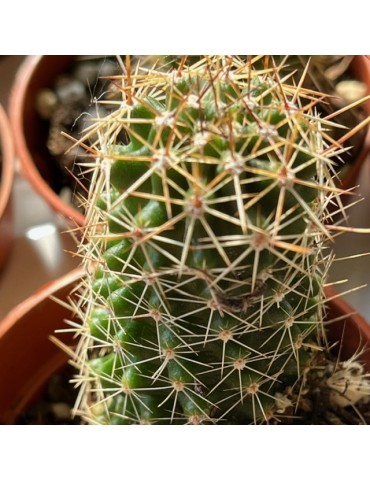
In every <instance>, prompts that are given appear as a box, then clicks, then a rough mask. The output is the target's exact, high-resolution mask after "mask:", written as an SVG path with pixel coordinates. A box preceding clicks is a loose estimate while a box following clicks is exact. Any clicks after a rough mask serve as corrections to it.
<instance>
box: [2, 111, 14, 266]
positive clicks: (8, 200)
mask: <svg viewBox="0 0 370 480" xmlns="http://www.w3.org/2000/svg"><path fill="white" fill-rule="evenodd" d="M0 153H1V158H2V161H0V270H1V269H2V268H3V267H4V266H5V263H6V260H7V259H8V257H9V252H10V250H11V246H12V241H13V218H12V217H13V215H12V197H11V195H12V187H13V180H14V146H13V138H12V132H11V129H10V125H9V122H8V118H7V115H6V113H5V110H4V108H3V107H2V106H1V105H0Z"/></svg>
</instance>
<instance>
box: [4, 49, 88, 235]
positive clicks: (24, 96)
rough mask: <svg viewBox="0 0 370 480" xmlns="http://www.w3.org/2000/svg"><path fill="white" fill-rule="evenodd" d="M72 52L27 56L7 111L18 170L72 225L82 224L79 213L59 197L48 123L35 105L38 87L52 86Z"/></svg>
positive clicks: (64, 68) (20, 69)
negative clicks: (49, 146)
mask: <svg viewBox="0 0 370 480" xmlns="http://www.w3.org/2000/svg"><path fill="white" fill-rule="evenodd" d="M73 59H74V57H73V56H71V55H70V56H64V55H35V56H28V57H26V59H25V60H24V61H23V63H22V64H21V66H20V68H19V69H18V72H17V74H16V78H15V82H14V85H13V88H12V91H11V95H10V102H9V115H10V120H11V125H12V129H13V133H14V142H15V148H16V151H17V154H18V157H19V159H20V162H21V171H22V174H23V175H24V176H25V177H26V178H27V179H28V181H29V182H30V183H31V185H32V186H33V188H34V189H35V190H36V192H38V193H39V194H40V195H41V196H42V197H43V198H44V199H45V200H46V202H47V203H48V204H49V206H50V207H51V208H52V210H54V211H55V212H56V213H59V214H60V215H61V217H62V218H64V219H66V220H67V222H68V224H69V225H70V226H72V227H79V226H82V225H83V223H84V216H83V214H82V213H81V212H80V211H79V210H78V209H77V208H75V207H74V206H73V205H71V204H69V203H67V202H66V201H65V200H64V199H63V198H61V197H60V195H59V191H60V189H61V183H60V177H61V173H60V171H58V170H57V169H56V168H55V165H54V159H53V158H52V156H51V155H50V153H49V152H48V149H47V138H48V129H49V124H48V121H47V120H43V119H42V118H41V117H40V115H39V113H38V112H37V109H36V100H37V96H38V94H39V92H40V90H42V89H44V88H52V85H53V82H54V80H55V78H56V77H57V76H58V75H60V74H62V73H64V72H66V71H68V69H69V67H70V66H71V64H72V62H73Z"/></svg>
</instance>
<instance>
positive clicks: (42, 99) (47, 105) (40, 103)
mask: <svg viewBox="0 0 370 480" xmlns="http://www.w3.org/2000/svg"><path fill="white" fill-rule="evenodd" d="M57 106H58V97H57V96H56V94H55V93H54V92H53V90H51V89H49V88H44V89H42V90H40V92H39V93H38V95H37V97H36V109H37V112H38V113H39V115H40V116H41V117H42V118H44V119H46V120H47V119H49V118H51V116H52V115H53V113H54V112H55V110H56V108H57Z"/></svg>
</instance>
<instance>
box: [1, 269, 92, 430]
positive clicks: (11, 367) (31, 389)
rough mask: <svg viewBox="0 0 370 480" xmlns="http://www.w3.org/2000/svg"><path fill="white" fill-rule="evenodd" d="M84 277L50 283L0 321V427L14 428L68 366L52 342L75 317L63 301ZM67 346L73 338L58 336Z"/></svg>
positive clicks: (68, 276)
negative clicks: (18, 419)
mask: <svg viewBox="0 0 370 480" xmlns="http://www.w3.org/2000/svg"><path fill="white" fill-rule="evenodd" d="M82 275H83V273H82V270H81V269H75V270H72V271H71V272H69V273H68V274H66V275H64V276H62V277H60V278H59V279H57V280H54V281H52V282H49V283H48V284H46V285H45V286H44V287H42V288H41V289H39V290H38V291H37V292H35V294H34V295H32V296H31V297H29V298H28V299H26V300H25V301H23V302H22V303H21V304H19V305H18V306H17V307H15V308H14V309H13V310H11V311H10V312H9V313H8V315H7V316H6V317H5V318H4V319H3V320H1V321H0V391H1V395H0V424H13V423H15V421H16V418H17V417H18V415H19V414H20V412H22V411H23V409H24V408H25V406H27V405H28V404H29V403H30V401H31V400H33V399H34V398H35V397H36V396H37V394H38V393H39V392H40V391H41V389H42V387H43V386H45V384H46V382H47V380H48V379H49V378H50V376H51V375H52V374H53V373H55V372H57V371H58V370H59V369H60V368H62V367H63V366H65V365H66V363H67V360H68V356H67V354H66V353H64V352H63V351H62V350H61V349H60V348H59V347H57V346H56V345H55V344H54V343H52V342H51V340H50V338H49V337H50V335H54V332H55V330H57V329H61V328H66V324H65V322H64V319H66V318H71V317H72V313H71V312H70V311H69V310H68V309H67V308H66V307H63V306H62V305H61V304H59V303H57V302H56V301H55V300H54V299H52V298H50V296H51V295H52V296H53V297H56V298H58V299H60V300H62V301H67V297H68V295H69V294H70V292H71V290H72V289H73V286H74V284H76V282H78V280H79V279H80V278H81V276H82ZM58 338H59V339H60V340H62V341H63V342H64V343H65V344H67V345H68V344H71V343H73V339H72V336H71V334H65V333H63V334H58Z"/></svg>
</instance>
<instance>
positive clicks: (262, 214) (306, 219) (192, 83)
mask: <svg viewBox="0 0 370 480" xmlns="http://www.w3.org/2000/svg"><path fill="white" fill-rule="evenodd" d="M120 82H121V86H122V96H123V101H122V103H121V104H120V105H119V108H118V109H117V110H115V111H114V112H113V113H111V114H110V115H108V116H107V117H106V118H101V119H97V121H96V122H95V123H94V124H93V125H92V127H91V128H90V129H89V131H88V132H86V135H85V137H84V138H83V139H82V140H81V143H83V142H87V139H88V138H90V137H91V138H92V135H94V138H95V140H94V141H93V142H91V145H89V147H88V149H89V151H90V152H91V153H92V155H93V157H94V161H93V162H92V164H91V169H93V179H92V182H91V188H90V192H89V195H88V199H87V214H86V218H87V221H86V228H85V230H84V238H83V241H82V242H81V246H80V250H81V254H82V255H83V257H84V265H85V267H86V272H87V274H86V278H85V279H84V282H83V285H82V288H83V289H84V291H83V293H82V294H81V300H80V302H79V305H78V308H79V311H80V315H81V318H82V320H83V322H82V325H81V326H80V325H78V326H76V330H77V331H78V334H79V338H80V340H79V345H78V348H77V350H76V353H75V361H76V363H77V364H78V366H79V368H80V374H79V375H78V376H77V382H78V383H79V384H80V386H81V393H80V396H79V403H78V405H77V411H78V412H79V413H80V414H81V415H82V416H83V417H84V418H85V419H86V420H87V421H88V422H91V423H103V424H106V423H112V424H131V423H133V424H142V423H150V424H152V423H153V424H155V423H172V424H179V423H180V424H183V423H189V424H200V423H206V424H207V423H212V424H216V423H219V424H224V423H263V422H268V421H270V420H271V419H272V418H278V417H279V414H280V413H281V412H282V411H284V409H285V408H286V407H287V406H289V405H292V403H294V398H296V397H297V395H298V392H299V391H300V389H301V388H302V385H303V383H304V379H305V378H306V372H307V370H308V369H309V368H310V365H311V364H312V362H313V361H314V358H315V355H316V352H317V351H318V350H320V348H321V347H322V345H323V343H324V341H323V339H324V330H323V316H324V313H325V312H324V311H325V309H324V302H325V300H324V295H323V284H324V281H325V277H326V273H327V270H328V266H329V264H330V260H331V256H332V254H331V253H330V249H328V250H325V249H324V246H325V245H326V243H327V240H330V239H331V233H330V227H329V226H328V207H329V205H330V204H333V203H334V204H335V202H337V201H338V200H337V198H338V196H339V193H340V190H338V189H337V188H336V186H335V174H334V173H333V172H334V166H335V163H336V161H337V158H338V155H339V154H340V153H342V151H343V149H342V148H341V147H340V146H338V145H337V144H335V143H334V142H333V141H332V140H331V137H330V127H331V122H330V121H325V120H323V119H322V118H320V117H319V116H318V115H317V114H316V111H315V107H316V105H317V104H318V102H319V101H320V94H316V93H315V92H312V91H308V90H305V89H303V88H302V87H301V85H298V86H292V85H291V84H289V82H288V81H287V78H284V72H283V71H282V72H280V71H279V69H278V68H276V67H271V66H269V65H264V63H263V62H261V61H260V59H259V58H256V59H251V60H249V61H245V60H243V59H242V58H239V57H224V56H212V57H204V58H201V59H200V60H197V61H196V62H195V63H193V64H192V65H190V66H186V65H185V62H179V64H178V65H177V68H176V69H173V70H171V71H167V72H161V71H157V70H156V69H155V68H153V69H149V70H146V71H144V70H141V69H140V67H137V68H136V69H135V71H131V70H130V68H128V69H127V74H125V75H123V76H122V78H121V79H120ZM122 132H125V135H126V136H127V142H126V144H119V142H118V138H119V134H121V135H120V137H122ZM293 407H294V405H293Z"/></svg>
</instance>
